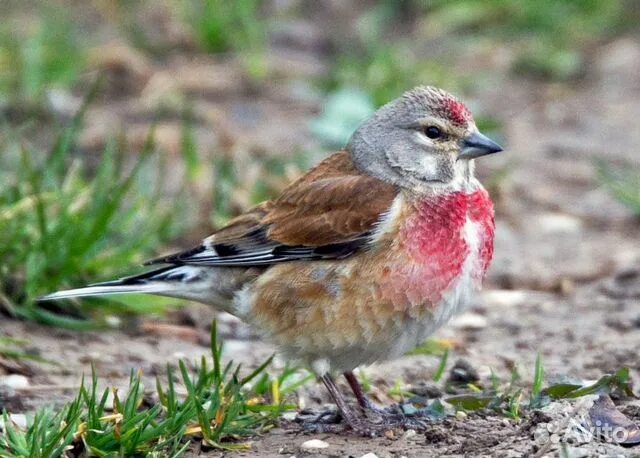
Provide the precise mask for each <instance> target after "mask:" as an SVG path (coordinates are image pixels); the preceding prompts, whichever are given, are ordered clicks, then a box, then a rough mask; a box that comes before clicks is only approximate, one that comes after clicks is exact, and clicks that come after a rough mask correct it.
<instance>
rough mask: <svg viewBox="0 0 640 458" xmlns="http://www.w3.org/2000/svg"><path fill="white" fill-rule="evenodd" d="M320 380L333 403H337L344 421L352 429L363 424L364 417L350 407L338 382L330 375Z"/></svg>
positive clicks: (325, 375)
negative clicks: (360, 423)
mask: <svg viewBox="0 0 640 458" xmlns="http://www.w3.org/2000/svg"><path fill="white" fill-rule="evenodd" d="M320 380H322V383H323V384H324V386H325V387H326V388H327V391H328V392H329V395H330V396H331V399H333V402H335V404H336V407H337V408H338V411H339V412H340V415H342V418H344V421H345V422H346V423H347V424H348V425H349V426H351V427H353V426H354V425H356V424H357V423H359V422H361V421H362V416H361V415H359V414H358V412H356V411H355V410H353V409H352V408H351V407H349V405H348V404H347V401H345V399H344V397H343V396H342V393H341V392H340V390H339V389H338V386H337V385H336V382H335V381H334V380H333V377H331V375H330V374H324V375H323V376H321V377H320ZM354 429H355V428H354Z"/></svg>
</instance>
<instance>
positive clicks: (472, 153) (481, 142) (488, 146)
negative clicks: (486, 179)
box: [458, 132, 502, 159]
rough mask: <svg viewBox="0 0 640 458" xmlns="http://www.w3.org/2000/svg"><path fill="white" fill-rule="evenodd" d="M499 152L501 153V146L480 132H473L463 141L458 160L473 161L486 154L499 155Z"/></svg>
mask: <svg viewBox="0 0 640 458" xmlns="http://www.w3.org/2000/svg"><path fill="white" fill-rule="evenodd" d="M500 151H502V146H500V145H498V144H497V143H496V142H494V141H493V140H491V139H490V138H489V137H487V136H485V135H483V134H481V133H480V132H474V133H472V134H471V135H469V136H468V137H467V138H465V139H464V141H463V143H462V152H461V153H460V155H459V156H458V159H475V158H477V157H480V156H485V155H487V154H493V153H499V152H500Z"/></svg>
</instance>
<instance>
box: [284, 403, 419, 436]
mask: <svg viewBox="0 0 640 458" xmlns="http://www.w3.org/2000/svg"><path fill="white" fill-rule="evenodd" d="M296 421H298V422H299V423H301V424H302V428H303V430H304V431H306V432H310V433H322V434H324V433H342V432H344V431H345V430H347V429H350V430H352V431H353V432H355V433H356V434H358V435H360V436H364V437H379V436H383V435H385V434H388V432H389V431H402V430H407V429H413V430H418V431H423V430H425V429H426V428H427V427H428V425H429V419H428V418H425V417H421V416H419V415H406V414H405V413H404V412H403V411H402V409H401V407H400V406H397V405H394V406H391V407H379V406H375V407H374V406H370V407H369V408H367V409H363V410H360V409H359V410H357V411H356V410H353V411H350V414H349V416H348V417H347V418H345V417H344V416H343V415H341V413H340V412H339V411H333V410H327V411H324V412H321V413H319V414H318V413H314V412H310V411H307V412H304V411H303V412H301V413H300V414H299V415H298V417H297V418H296Z"/></svg>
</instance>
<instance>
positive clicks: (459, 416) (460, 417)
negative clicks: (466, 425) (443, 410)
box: [456, 410, 468, 420]
mask: <svg viewBox="0 0 640 458" xmlns="http://www.w3.org/2000/svg"><path fill="white" fill-rule="evenodd" d="M467 417H468V415H467V414H466V412H463V411H462V410H458V411H457V412H456V419H458V420H464V419H465V418H467Z"/></svg>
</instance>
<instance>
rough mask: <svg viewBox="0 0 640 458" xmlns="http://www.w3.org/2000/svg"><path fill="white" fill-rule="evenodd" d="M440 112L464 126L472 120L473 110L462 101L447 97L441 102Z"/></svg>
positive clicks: (454, 122)
mask: <svg viewBox="0 0 640 458" xmlns="http://www.w3.org/2000/svg"><path fill="white" fill-rule="evenodd" d="M439 108H440V112H441V113H440V114H441V115H442V116H443V117H444V118H447V119H448V120H449V121H451V122H452V123H453V124H456V125H458V126H464V125H465V124H467V123H468V122H469V121H470V120H471V112H470V111H469V109H468V108H467V107H466V106H464V104H463V103H462V102H458V101H457V100H455V99H451V98H446V99H444V100H443V101H442V103H441V104H440V107H439Z"/></svg>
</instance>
